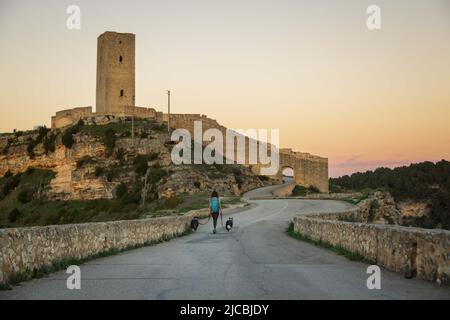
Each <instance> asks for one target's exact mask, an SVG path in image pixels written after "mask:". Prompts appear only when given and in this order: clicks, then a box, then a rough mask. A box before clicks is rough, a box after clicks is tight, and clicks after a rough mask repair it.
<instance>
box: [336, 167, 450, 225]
mask: <svg viewBox="0 0 450 320" xmlns="http://www.w3.org/2000/svg"><path fill="white" fill-rule="evenodd" d="M364 189H370V190H380V189H381V190H386V191H388V192H389V193H391V194H392V196H393V197H394V199H395V200H396V201H406V200H415V201H422V202H427V204H428V206H429V207H430V209H431V210H430V214H429V215H428V216H426V217H422V218H420V219H417V221H416V225H417V226H421V227H428V228H433V227H435V226H440V227H442V228H444V229H450V162H448V161H445V160H441V161H439V162H437V163H433V162H430V161H426V162H421V163H417V164H411V165H409V166H403V167H398V168H395V169H389V168H378V169H376V170H374V171H367V172H364V173H361V172H357V173H354V174H352V175H350V176H349V175H345V176H342V177H339V178H331V179H330V190H331V192H342V191H361V190H364Z"/></svg>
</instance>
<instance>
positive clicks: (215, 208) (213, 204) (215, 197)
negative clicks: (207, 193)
mask: <svg viewBox="0 0 450 320" xmlns="http://www.w3.org/2000/svg"><path fill="white" fill-rule="evenodd" d="M220 211H221V208H220V200H219V194H218V193H217V191H216V190H214V191H213V192H212V193H211V199H210V201H209V214H210V215H211V217H212V218H213V226H214V230H213V233H216V226H217V218H219V214H220Z"/></svg>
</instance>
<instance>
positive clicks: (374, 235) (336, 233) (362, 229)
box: [293, 211, 450, 284]
mask: <svg viewBox="0 0 450 320" xmlns="http://www.w3.org/2000/svg"><path fill="white" fill-rule="evenodd" d="M355 214H357V211H346V212H341V213H332V214H320V213H315V214H307V215H301V216H297V217H295V218H294V219H293V224H294V231H295V232H297V233H299V234H301V235H303V236H308V237H309V238H311V239H312V240H315V241H323V242H327V243H330V244H331V245H340V246H342V247H343V248H345V249H347V250H349V251H351V252H354V253H358V254H360V255H362V256H364V257H365V258H367V259H368V260H370V261H373V262H374V263H376V264H378V265H380V266H383V267H385V268H386V269H389V270H392V271H396V272H399V273H402V274H404V275H405V276H406V277H414V276H416V277H418V278H422V279H425V280H428V281H433V282H438V283H446V284H449V283H450V264H449V260H450V247H449V243H450V231H446V230H440V229H421V228H410V227H401V226H396V225H377V224H367V223H352V222H344V221H338V220H336V219H337V217H338V216H339V215H343V216H348V215H355Z"/></svg>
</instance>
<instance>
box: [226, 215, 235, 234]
mask: <svg viewBox="0 0 450 320" xmlns="http://www.w3.org/2000/svg"><path fill="white" fill-rule="evenodd" d="M232 228H233V218H232V217H230V218H228V220H227V222H225V229H227V231H228V232H230V230H231V229H232Z"/></svg>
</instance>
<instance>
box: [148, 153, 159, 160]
mask: <svg viewBox="0 0 450 320" xmlns="http://www.w3.org/2000/svg"><path fill="white" fill-rule="evenodd" d="M158 157H159V154H158V153H157V152H152V153H150V154H149V155H148V157H147V159H148V161H154V160H156V159H158Z"/></svg>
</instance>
